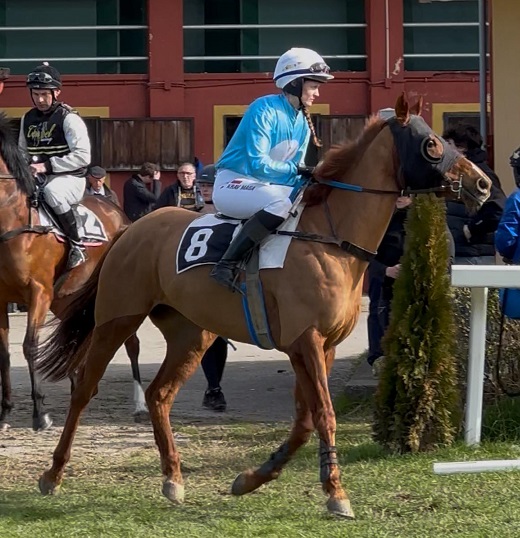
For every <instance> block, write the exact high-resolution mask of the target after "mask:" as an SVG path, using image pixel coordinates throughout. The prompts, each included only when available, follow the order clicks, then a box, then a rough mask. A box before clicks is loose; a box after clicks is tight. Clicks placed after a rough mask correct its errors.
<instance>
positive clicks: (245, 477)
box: [231, 471, 262, 495]
mask: <svg viewBox="0 0 520 538" xmlns="http://www.w3.org/2000/svg"><path fill="white" fill-rule="evenodd" d="M253 476H254V475H253V472H252V471H244V472H243V473H240V474H239V475H238V476H237V477H236V478H235V481H234V482H233V485H232V486H231V493H232V494H233V495H245V494H246V493H251V492H252V491H254V490H255V489H256V488H258V487H260V486H261V485H262V484H257V483H255V481H254V480H252V478H253Z"/></svg>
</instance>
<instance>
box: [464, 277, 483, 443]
mask: <svg viewBox="0 0 520 538" xmlns="http://www.w3.org/2000/svg"><path fill="white" fill-rule="evenodd" d="M487 297H488V289H487V288H471V315H470V329H469V357H470V360H469V361H468V383H467V388H466V390H467V399H466V424H465V435H464V440H465V441H466V444H468V445H476V444H478V443H480V433H481V429H482V400H483V396H484V365H485V359H486V317H487Z"/></svg>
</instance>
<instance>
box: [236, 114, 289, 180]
mask: <svg viewBox="0 0 520 538" xmlns="http://www.w3.org/2000/svg"><path fill="white" fill-rule="evenodd" d="M275 119H276V118H275V116H274V114H271V113H269V112H267V111H264V113H258V114H251V117H250V124H249V127H250V131H249V139H248V140H247V155H248V158H249V161H250V165H251V168H252V170H254V173H253V176H254V177H255V178H257V179H265V180H270V181H273V180H274V182H276V183H279V184H285V185H292V184H294V183H295V181H296V178H297V174H298V172H297V164H296V162H293V161H292V160H291V161H289V160H287V161H278V160H275V159H272V158H271V156H270V152H271V150H272V145H273V144H272V140H271V137H272V133H273V132H275V130H276V125H275Z"/></svg>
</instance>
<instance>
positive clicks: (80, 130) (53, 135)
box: [18, 63, 90, 269]
mask: <svg viewBox="0 0 520 538" xmlns="http://www.w3.org/2000/svg"><path fill="white" fill-rule="evenodd" d="M26 85H27V87H28V88H29V94H30V97H31V101H32V103H33V105H34V108H32V109H31V110H29V112H27V113H26V114H25V115H24V116H23V117H22V120H21V125H20V137H19V140H18V144H19V146H20V147H21V148H22V149H23V150H25V151H26V152H27V153H28V154H29V158H30V160H31V165H30V166H31V170H32V172H33V174H34V175H35V176H38V175H45V176H46V178H47V183H46V185H45V187H44V188H43V196H44V199H45V201H46V203H47V204H48V205H49V206H50V208H51V209H52V210H53V212H54V215H55V217H56V220H57V221H58V224H59V225H60V227H61V228H62V230H63V232H64V233H65V234H66V235H67V238H68V240H69V243H70V251H69V257H68V261H67V269H73V268H74V267H77V266H78V265H80V264H82V263H84V262H85V261H86V260H87V254H86V252H85V247H84V245H83V243H82V241H81V237H80V234H79V229H78V223H77V219H76V214H75V211H74V208H75V206H76V205H77V204H79V202H80V200H81V199H82V198H83V193H84V190H85V174H86V171H87V166H88V165H89V164H90V140H89V136H88V131H87V126H86V125H85V122H84V121H83V120H82V119H81V117H80V116H79V114H78V113H77V112H76V111H75V110H74V109H72V108H71V107H70V106H68V105H66V104H64V103H62V102H61V101H58V97H59V95H60V93H61V86H62V83H61V75H60V73H59V71H58V70H57V69H56V68H54V67H52V66H50V65H49V64H47V63H43V64H41V65H39V66H37V67H36V68H35V69H33V70H32V71H31V72H30V73H29V74H28V75H27V80H26Z"/></svg>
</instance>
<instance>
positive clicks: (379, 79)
mask: <svg viewBox="0 0 520 538" xmlns="http://www.w3.org/2000/svg"><path fill="white" fill-rule="evenodd" d="M365 5H366V21H367V29H366V32H367V36H366V41H367V56H368V58H367V70H368V77H369V80H370V86H369V90H368V107H369V109H368V110H367V112H368V113H369V114H370V113H374V112H377V111H378V110H379V109H381V108H387V107H393V106H394V105H395V101H396V99H397V97H398V96H399V95H400V94H401V93H402V92H403V91H404V59H403V49H404V36H403V3H402V2H395V1H393V0H366V4H365Z"/></svg>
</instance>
